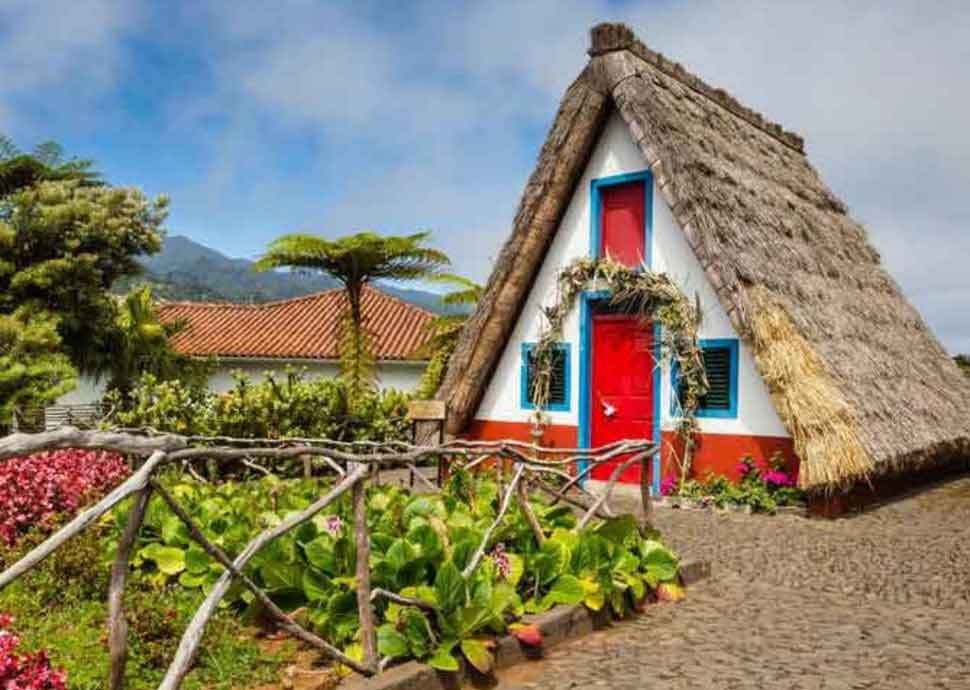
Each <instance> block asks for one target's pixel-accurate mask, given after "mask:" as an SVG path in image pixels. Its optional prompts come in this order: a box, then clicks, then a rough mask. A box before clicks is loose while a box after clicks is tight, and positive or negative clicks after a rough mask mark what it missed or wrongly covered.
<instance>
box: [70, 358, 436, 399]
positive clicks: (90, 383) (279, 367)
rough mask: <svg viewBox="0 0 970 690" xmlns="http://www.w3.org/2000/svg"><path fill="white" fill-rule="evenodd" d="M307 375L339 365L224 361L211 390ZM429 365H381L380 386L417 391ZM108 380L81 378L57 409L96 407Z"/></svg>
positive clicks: (326, 372)
mask: <svg viewBox="0 0 970 690" xmlns="http://www.w3.org/2000/svg"><path fill="white" fill-rule="evenodd" d="M288 366H289V367H292V368H294V369H296V370H297V371H305V373H306V375H307V376H310V377H318V376H323V377H327V378H332V377H334V376H336V375H337V369H338V365H337V363H336V362H331V361H320V360H297V359H224V360H222V361H221V362H220V363H219V366H218V368H217V369H216V371H215V373H213V374H212V375H211V376H210V377H209V390H211V391H212V392H214V393H225V392H226V391H228V390H229V389H230V388H232V387H233V386H234V385H235V381H234V379H233V377H232V374H233V372H234V371H241V372H242V373H243V374H244V375H245V376H246V377H247V378H248V379H249V380H250V381H253V382H257V381H261V380H262V379H263V377H264V376H265V375H266V372H272V373H273V374H274V375H277V376H278V377H279V378H281V379H282V377H284V376H285V375H286V369H287V367H288ZM425 366H426V362H391V361H388V362H381V363H380V364H379V365H378V367H377V376H378V386H379V387H380V388H382V389H383V388H396V389H398V390H403V391H413V390H415V389H417V387H418V384H419V383H420V381H421V376H422V374H424V369H425ZM106 383H107V379H106V378H102V379H101V380H98V381H96V380H95V379H94V378H92V377H90V376H81V377H79V378H78V386H77V388H75V389H74V390H73V391H71V392H69V393H66V394H64V395H62V396H61V397H60V398H59V399H58V400H57V403H56V405H58V406H61V405H67V406H69V405H86V404H90V403H96V402H98V401H99V400H101V398H102V397H103V396H104V391H105V386H106Z"/></svg>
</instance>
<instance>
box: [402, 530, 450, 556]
mask: <svg viewBox="0 0 970 690" xmlns="http://www.w3.org/2000/svg"><path fill="white" fill-rule="evenodd" d="M407 541H408V543H410V544H412V545H414V546H416V547H417V548H418V551H419V552H420V555H421V556H423V557H425V558H429V559H434V558H437V557H438V556H440V555H441V550H442V546H441V538H440V537H439V536H438V533H437V532H436V531H435V529H434V528H433V527H432V526H431V525H429V524H424V525H419V526H417V527H415V528H414V529H412V530H410V531H409V532H408V536H407Z"/></svg>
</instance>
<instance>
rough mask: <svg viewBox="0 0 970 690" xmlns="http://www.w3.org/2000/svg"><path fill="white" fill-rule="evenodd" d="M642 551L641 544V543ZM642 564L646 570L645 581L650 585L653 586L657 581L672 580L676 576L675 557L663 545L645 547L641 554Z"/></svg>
mask: <svg viewBox="0 0 970 690" xmlns="http://www.w3.org/2000/svg"><path fill="white" fill-rule="evenodd" d="M654 543H655V544H656V543H657V542H654ZM642 552H643V546H642V545H641V553H642ZM642 564H643V568H644V570H645V571H646V578H647V582H649V583H650V584H651V586H654V587H655V586H656V585H657V583H659V582H665V581H668V580H673V579H675V578H676V577H677V566H678V564H677V557H676V556H674V554H672V553H671V552H670V551H669V550H668V549H667V548H666V547H665V546H663V545H659V546H652V547H650V548H649V549H647V550H646V553H645V554H644V555H643V558H642Z"/></svg>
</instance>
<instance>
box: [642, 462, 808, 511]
mask: <svg viewBox="0 0 970 690" xmlns="http://www.w3.org/2000/svg"><path fill="white" fill-rule="evenodd" d="M737 474H738V477H739V479H738V480H737V481H731V480H730V479H728V478H727V477H723V476H719V475H709V476H707V477H704V478H702V479H685V480H678V478H677V477H675V476H673V475H670V476H668V477H666V478H665V479H664V480H663V482H662V483H661V485H660V494H661V495H660V496H659V497H656V498H654V504H655V505H660V506H665V507H670V508H694V509H718V510H729V511H734V512H742V513H749V514H750V513H786V514H793V515H804V514H806V513H807V502H806V496H805V493H804V492H803V491H802V490H801V489H799V488H798V477H797V475H796V474H795V473H793V472H791V471H790V469H789V468H788V467H787V466H786V463H785V462H784V460H782V459H781V458H772V459H771V460H769V461H768V462H767V463H764V464H759V463H756V462H755V461H754V460H752V459H751V458H750V457H745V458H742V459H741V461H740V462H739V463H738V467H737Z"/></svg>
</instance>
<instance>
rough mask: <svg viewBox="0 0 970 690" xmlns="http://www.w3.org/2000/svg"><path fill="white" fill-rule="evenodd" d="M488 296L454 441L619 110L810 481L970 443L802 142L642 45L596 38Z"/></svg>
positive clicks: (456, 393) (924, 352)
mask: <svg viewBox="0 0 970 690" xmlns="http://www.w3.org/2000/svg"><path fill="white" fill-rule="evenodd" d="M591 35H592V47H591V49H590V51H589V54H590V56H591V57H590V62H589V65H588V66H587V67H586V68H585V69H584V70H583V72H582V73H581V74H580V75H579V77H578V78H577V79H576V81H575V82H573V84H572V85H571V86H570V87H569V89H568V90H567V91H566V94H565V96H564V97H563V100H562V103H561V105H560V108H559V112H558V113H557V114H556V118H555V121H554V122H553V125H552V129H551V130H550V132H549V136H548V138H547V139H546V142H545V144H544V145H543V147H542V151H541V153H540V155H539V161H538V164H537V166H536V169H535V171H534V172H533V173H532V176H531V177H530V178H529V181H528V184H527V185H526V188H525V192H524V194H523V196H522V200H521V203H520V205H519V209H518V212H517V214H516V216H515V221H514V226H513V229H512V234H511V236H510V237H509V239H508V240H507V242H506V243H505V246H504V247H503V249H502V252H501V254H500V256H499V258H498V261H497V263H496V266H495V270H494V271H493V273H492V276H491V278H490V279H489V282H488V285H487V287H486V290H485V294H484V296H483V299H482V300H481V302H480V303H479V305H478V308H477V310H476V311H475V313H474V314H473V315H472V317H471V318H470V319H469V321H468V323H467V325H466V327H465V330H464V332H463V334H462V338H461V342H460V344H459V346H458V348H457V350H456V351H455V353H454V355H453V357H452V360H451V364H450V366H449V370H448V373H447V376H446V378H445V381H444V384H443V385H442V389H441V393H440V394H439V397H441V398H443V399H445V400H447V401H448V402H449V409H450V418H449V431H450V432H451V433H460V432H461V431H462V430H463V429H464V428H465V426H466V425H467V423H468V422H469V421H470V420H471V417H472V415H474V414H475V410H476V408H477V406H478V404H479V402H480V400H481V397H482V395H483V394H484V391H485V388H486V386H487V383H488V380H489V378H490V376H491V374H492V371H493V370H494V367H495V366H496V364H497V362H498V359H499V356H500V355H501V352H502V349H503V347H504V345H505V343H506V340H507V338H508V337H509V334H510V333H511V331H512V328H513V326H514V325H515V322H516V319H517V318H518V316H519V313H520V311H521V309H522V306H523V304H524V303H525V300H526V297H527V295H528V291H529V288H530V287H531V285H532V281H533V279H534V277H535V275H536V273H537V271H538V270H539V267H540V266H541V264H542V260H543V257H544V256H545V252H546V250H547V248H548V247H549V244H550V242H551V240H552V237H553V235H554V233H555V231H556V229H557V227H558V225H559V221H560V218H561V217H562V214H563V212H564V211H565V208H566V205H567V203H568V201H569V199H570V196H571V194H572V191H573V187H574V185H575V184H576V181H577V180H578V178H579V177H580V175H581V174H582V172H583V170H584V168H585V165H586V163H587V160H588V158H589V155H590V152H591V150H592V147H593V145H594V144H595V142H596V140H597V137H598V135H599V133H600V131H601V129H602V127H603V124H604V123H605V121H606V118H607V116H608V115H609V113H610V112H611V111H613V110H615V111H618V112H619V115H620V116H621V117H622V119H623V121H624V122H625V123H626V124H627V126H628V127H629V128H630V132H631V134H632V136H633V139H634V140H635V141H636V143H637V145H638V146H639V148H640V150H641V152H642V153H643V156H644V158H645V160H646V162H647V164H648V166H649V167H650V169H651V170H652V171H653V174H654V178H655V180H656V182H657V186H658V187H659V189H660V191H661V193H662V194H663V197H664V199H665V200H666V202H667V203H668V205H669V206H670V207H671V209H673V214H674V216H675V218H676V219H677V221H678V223H679V225H680V227H681V228H682V229H683V231H684V233H685V235H686V238H687V241H688V242H689V243H690V245H691V246H692V247H693V249H694V251H695V252H696V254H697V257H698V259H699V260H700V262H701V264H702V265H703V266H704V268H705V271H706V273H707V276H708V278H709V280H710V281H711V283H712V285H713V286H714V288H715V290H716V291H717V293H718V297H719V299H720V301H721V303H722V304H723V306H724V308H725V309H726V310H727V312H728V314H729V316H730V318H731V321H732V323H733V324H734V327H735V328H736V329H737V331H738V333H739V334H740V336H741V338H742V339H744V341H745V342H746V343H747V344H748V346H749V347H751V349H752V351H753V352H754V354H755V359H756V361H757V363H758V367H759V370H760V371H761V374H762V376H763V377H764V378H765V381H766V383H767V384H768V387H769V389H770V391H771V393H772V397H773V400H774V402H775V405H776V407H777V409H778V412H779V414H780V415H781V417H782V419H783V420H784V422H785V424H786V426H787V427H788V429H789V431H790V433H791V434H792V436H793V438H794V440H795V448H796V451H797V452H798V454H799V457H800V458H801V461H802V469H801V482H802V485H803V486H804V487H806V488H820V487H831V486H836V485H845V484H848V483H850V482H852V481H856V480H859V479H862V478H865V477H872V476H875V475H879V474H887V473H891V472H896V471H902V470H907V469H911V468H916V467H922V466H928V465H930V464H935V463H939V462H944V461H946V460H949V459H952V458H955V457H958V456H965V455H967V454H968V452H970V384H968V382H967V380H966V378H965V377H964V376H963V374H962V373H961V372H960V371H959V370H958V369H957V367H956V365H955V364H954V363H953V361H952V360H951V359H950V357H949V356H948V355H947V353H946V351H945V350H944V349H943V347H942V346H941V344H940V343H939V341H937V339H936V338H935V337H934V336H933V334H932V333H931V332H930V331H929V329H928V328H927V326H926V324H925V323H924V322H923V319H922V318H921V317H920V315H919V314H918V313H917V311H916V310H915V309H914V308H913V306H912V305H911V304H910V303H909V302H908V301H907V300H906V299H905V297H903V295H902V293H901V292H900V290H899V288H898V286H897V285H896V283H895V282H894V281H893V279H892V278H890V276H889V275H888V274H887V273H886V272H885V271H884V270H883V268H882V267H881V265H880V261H879V255H878V253H877V252H876V250H875V249H874V248H873V247H872V245H870V244H869V242H868V240H867V238H866V233H865V230H864V229H863V227H862V226H861V225H860V224H859V223H857V222H855V221H854V220H852V218H850V217H849V216H848V215H847V212H846V207H845V205H844V204H843V203H842V202H841V201H840V200H839V199H838V198H836V197H835V196H834V195H833V194H832V192H831V191H829V189H828V188H827V187H826V186H825V184H824V183H823V182H822V180H821V179H820V178H819V176H818V173H817V172H816V171H815V169H814V168H813V167H812V166H811V164H809V162H808V160H807V159H806V157H805V153H804V148H803V143H802V140H801V138H800V137H798V136H797V135H795V134H792V133H790V132H786V131H784V130H783V129H782V128H781V127H779V126H778V125H776V124H773V123H770V122H767V121H765V120H764V119H763V118H762V117H761V116H760V115H759V114H757V113H755V112H753V111H751V110H749V109H747V108H745V107H744V106H742V105H741V104H739V103H738V102H737V101H735V100H734V99H733V98H732V97H731V96H729V95H728V94H726V93H724V92H723V91H720V90H718V89H714V88H711V87H710V86H708V85H707V84H705V83H704V82H702V81H701V80H700V79H698V78H697V77H695V76H694V75H692V74H690V73H688V72H686V71H685V70H684V69H683V68H682V67H681V66H680V65H677V64H674V63H671V62H670V61H668V60H667V59H666V58H664V57H663V56H662V55H660V54H658V53H654V52H653V51H651V50H650V49H649V48H647V47H646V46H645V45H643V43H641V42H640V41H639V40H637V38H636V37H635V36H634V35H633V33H632V32H631V31H630V30H629V29H628V28H627V27H626V26H624V25H620V24H601V25H599V26H596V27H595V28H594V29H593V30H592V34H591Z"/></svg>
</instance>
